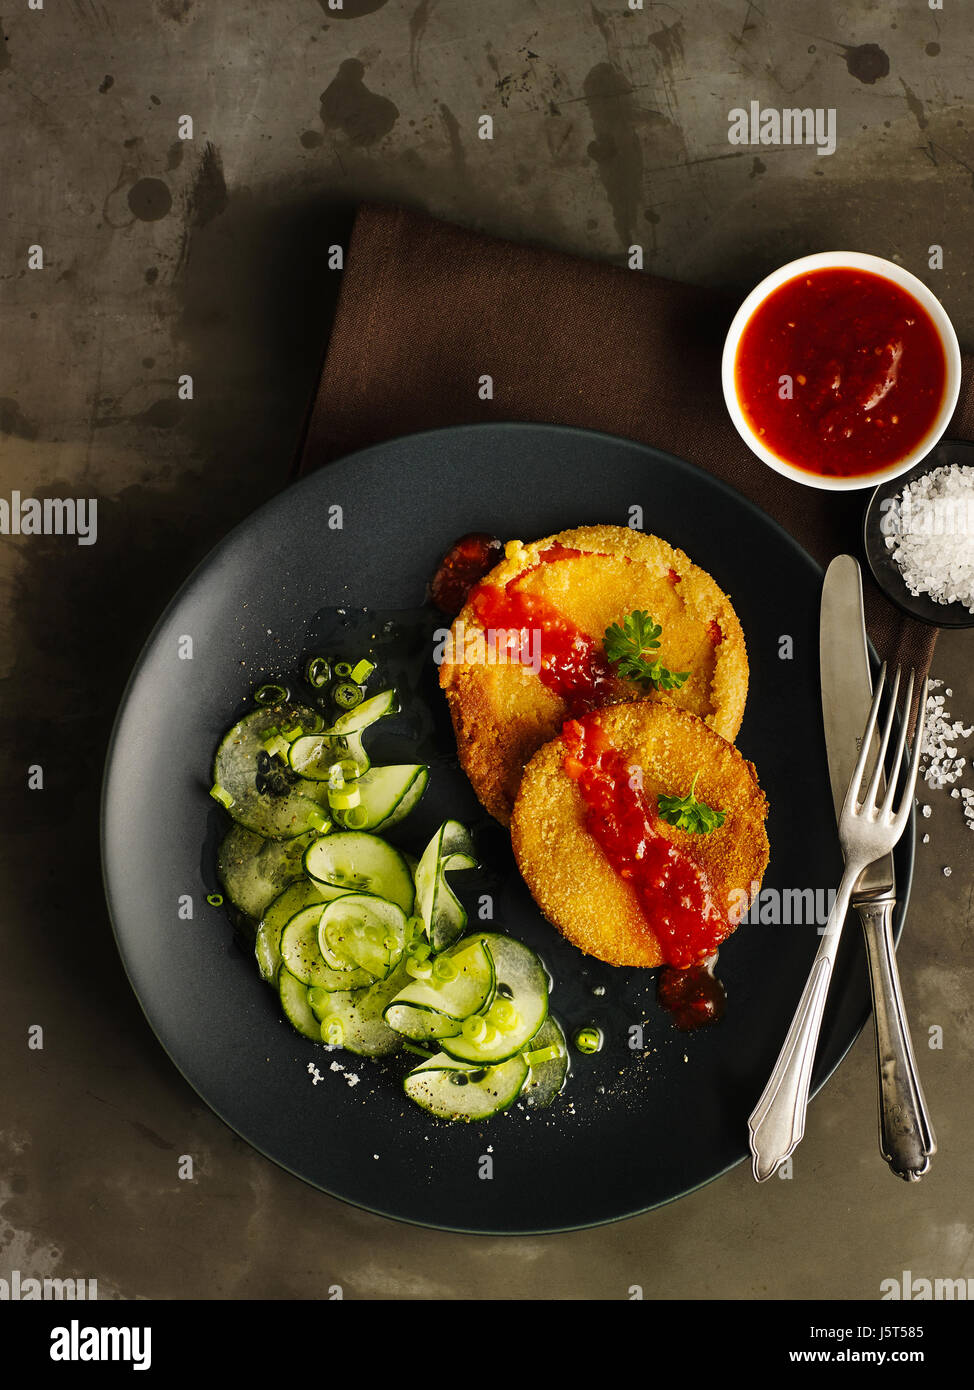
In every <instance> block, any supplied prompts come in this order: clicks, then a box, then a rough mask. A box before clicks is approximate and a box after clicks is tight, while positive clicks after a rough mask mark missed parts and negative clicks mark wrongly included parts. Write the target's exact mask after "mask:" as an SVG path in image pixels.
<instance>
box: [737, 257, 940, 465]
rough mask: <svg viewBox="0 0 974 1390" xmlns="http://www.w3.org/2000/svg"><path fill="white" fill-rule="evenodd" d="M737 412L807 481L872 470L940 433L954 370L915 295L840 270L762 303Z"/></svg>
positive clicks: (801, 280) (740, 380) (749, 333)
mask: <svg viewBox="0 0 974 1390" xmlns="http://www.w3.org/2000/svg"><path fill="white" fill-rule="evenodd" d="M734 382H735V388H736V392H737V398H738V401H739V403H740V406H741V409H742V410H743V412H744V415H745V416H746V418H747V420H748V423H749V424H750V426H751V428H752V429H753V430H754V431H755V433H756V434H757V436H758V438H759V439H760V440H761V441H762V443H763V444H764V445H765V446H766V448H768V449H770V450H771V452H772V453H773V454H776V455H777V456H778V457H779V458H781V459H783V460H784V461H785V462H787V463H791V464H793V465H795V466H797V467H799V468H804V469H806V470H808V471H809V472H811V473H818V474H821V475H824V476H832V477H851V476H859V475H862V474H866V473H875V472H877V471H878V470H880V469H883V468H886V467H888V466H889V465H890V464H893V463H897V462H898V461H899V460H900V459H903V458H906V457H907V455H908V454H910V453H912V452H913V450H914V449H915V448H916V447H917V445H918V444H920V442H921V441H922V440H923V439H924V437H925V436H926V434H927V433H928V432H929V430H930V429H931V427H932V426H933V423H934V420H935V419H936V416H937V413H938V411H939V409H940V405H941V402H942V401H943V398H944V391H945V389H946V384H947V365H946V360H945V357H944V350H943V347H942V345H941V340H940V336H939V334H938V332H937V329H936V327H935V326H934V323H933V320H932V319H931V317H930V315H929V314H928V313H927V311H926V310H925V309H924V308H923V306H922V305H921V304H920V303H918V301H917V300H916V299H914V297H913V295H911V294H909V293H908V292H907V291H906V290H904V289H901V288H900V286H899V285H897V284H894V282H893V281H892V280H887V279H886V278H885V277H884V276H882V275H873V274H871V273H870V272H868V271H863V270H854V269H851V268H843V267H837V268H833V269H824V270H813V271H810V272H809V273H808V274H805V275H798V276H796V277H795V278H794V279H793V280H787V281H786V282H785V283H784V284H783V285H780V286H779V287H778V289H776V290H773V291H772V292H771V293H770V294H769V295H768V297H767V299H765V300H764V301H763V303H761V304H759V305H758V307H757V309H755V311H754V313H753V314H752V315H751V317H750V319H749V320H748V322H747V324H746V325H745V327H744V332H743V333H742V335H741V338H740V342H739V343H738V347H737V356H736V360H735V365H734Z"/></svg>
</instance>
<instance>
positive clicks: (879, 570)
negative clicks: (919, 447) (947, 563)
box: [863, 439, 974, 627]
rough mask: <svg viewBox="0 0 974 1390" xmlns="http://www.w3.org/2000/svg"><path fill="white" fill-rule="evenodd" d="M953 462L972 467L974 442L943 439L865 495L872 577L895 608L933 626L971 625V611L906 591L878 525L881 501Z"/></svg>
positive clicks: (865, 536) (865, 538)
mask: <svg viewBox="0 0 974 1390" xmlns="http://www.w3.org/2000/svg"><path fill="white" fill-rule="evenodd" d="M953 464H957V465H960V466H962V467H967V468H972V467H974V444H969V443H968V442H967V441H966V440H963V439H943V440H941V442H940V443H939V444H938V445H937V447H936V448H935V449H933V450H931V452H930V453H929V454H927V456H926V458H925V459H923V460H922V462H920V463H918V464H917V465H916V467H915V468H911V469H910V471H909V473H902V474H900V476H899V477H898V478H890V480H889V481H888V482H885V483H881V484H880V485H879V487H878V488H877V489H876V491H875V492H874V493H873V495H872V497H871V498H870V499H869V505H868V507H867V508H866V518H865V522H864V525H863V544H864V546H865V550H866V559H867V561H868V562H869V568H870V569H871V570H872V575H873V578H874V579H875V581H876V583H877V584H878V585H879V587H880V588H881V589H882V591H883V593H884V594H885V595H886V597H887V598H888V599H889V601H890V602H891V603H895V604H896V606H897V608H899V609H901V610H902V611H903V612H904V613H907V614H909V616H910V617H911V618H917V619H919V621H920V622H921V623H930V624H931V626H933V627H974V613H972V612H971V611H970V609H969V608H967V607H965V605H964V604H963V603H935V602H934V600H933V599H932V598H930V596H929V595H928V594H911V593H910V591H909V589H908V588H907V587H906V584H905V583H904V582H903V574H902V572H901V570H900V569H899V566H898V565H896V564H895V563H894V561H893V559H892V554H891V552H890V551H889V550H887V548H886V536H885V534H884V532H883V529H882V523H883V520H884V517H885V511H884V509H883V503H884V502H888V501H891V500H892V498H894V497H898V496H899V495H900V494H901V493H902V491H903V489H904V488H905V487H907V486H908V485H909V484H910V483H913V482H916V480H917V478H922V477H923V475H924V474H925V473H932V472H933V470H934V469H935V468H949V467H950V466H951V465H953ZM971 544H972V545H974V536H972V537H971Z"/></svg>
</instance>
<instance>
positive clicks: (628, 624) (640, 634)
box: [604, 608, 690, 690]
mask: <svg viewBox="0 0 974 1390" xmlns="http://www.w3.org/2000/svg"><path fill="white" fill-rule="evenodd" d="M662 631H663V629H662V628H661V627H660V625H659V623H654V622H653V620H652V618H651V617H650V616H649V614H648V613H645V612H643V610H642V609H640V608H635V609H633V611H632V612H631V613H627V614H626V616H625V617H624V618H623V620H622V622H621V623H613V624H612V626H611V627H607V628H606V630H605V642H604V646H605V654H606V656H607V657H608V659H609V661H610V662H611V663H612V665H613V666H615V667H616V669H617V671H618V673H619V675H620V676H622V678H623V679H624V680H631V681H641V682H642V683H643V684H649V685H654V686H655V687H656V689H657V690H678V689H679V688H680V686H681V685H682V684H683V682H684V681H685V680H688V679H689V676H690V672H689V671H669V670H667V668H666V667H665V666H664V665H663V663H662V661H661V660H660V659H659V657H658V656H656V655H655V653H656V652H657V651H658V650H659V638H660V634H661V633H662Z"/></svg>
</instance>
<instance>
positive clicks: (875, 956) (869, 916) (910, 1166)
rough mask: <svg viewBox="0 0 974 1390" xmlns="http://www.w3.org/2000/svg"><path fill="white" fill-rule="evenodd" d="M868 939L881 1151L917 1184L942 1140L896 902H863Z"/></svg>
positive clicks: (861, 912)
mask: <svg viewBox="0 0 974 1390" xmlns="http://www.w3.org/2000/svg"><path fill="white" fill-rule="evenodd" d="M856 906H857V910H858V912H859V916H860V918H861V920H862V930H863V934H864V936H865V938H866V956H867V959H868V962H869V988H870V990H871V992H872V998H873V1018H874V1020H875V1023H876V1047H877V1052H878V1055H879V1147H880V1151H881V1153H882V1155H883V1157H884V1158H885V1160H886V1162H887V1163H888V1164H889V1166H890V1168H891V1169H892V1170H893V1172H894V1173H895V1174H896V1175H897V1177H900V1178H903V1179H904V1180H905V1181H907V1182H916V1181H917V1179H919V1178H921V1177H922V1176H923V1174H924V1173H925V1172H926V1171H927V1169H928V1168H929V1167H930V1158H931V1156H932V1155H933V1154H935V1153H936V1152H937V1139H936V1136H935V1134H934V1132H933V1127H932V1125H931V1123H930V1116H929V1115H928V1113H927V1107H926V1102H925V1101H924V1098H923V1091H922V1090H921V1087H920V1079H919V1077H918V1075H917V1068H916V1059H915V1057H914V1055H913V1046H912V1043H911V1041H910V1030H909V1027H908V1025H907V1021H906V1010H905V1008H904V1006H903V995H902V992H901V990H900V977H899V971H898V970H897V968H896V953H895V951H894V949H893V932H892V917H893V900H892V899H886V900H881V901H877V902H873V903H858V904H857V905H856Z"/></svg>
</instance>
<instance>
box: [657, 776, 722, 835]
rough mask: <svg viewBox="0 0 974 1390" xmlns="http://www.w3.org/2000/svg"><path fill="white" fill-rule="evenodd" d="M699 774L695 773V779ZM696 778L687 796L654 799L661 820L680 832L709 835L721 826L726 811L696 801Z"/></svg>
mask: <svg viewBox="0 0 974 1390" xmlns="http://www.w3.org/2000/svg"><path fill="white" fill-rule="evenodd" d="M699 776H700V773H699V772H698V773H697V777H699ZM697 777H694V779H693V785H692V786H691V788H690V794H689V796H658V797H657V798H656V801H657V805H658V807H659V814H660V818H661V819H662V820H665V821H667V822H668V823H669V824H670V825H675V826H677V828H678V829H680V830H689V831H691V832H692V833H694V834H697V835H709V834H710V832H711V830H716V829H717V828H718V827H719V826H721V825H723V823H724V820H725V817H726V815H727V812H726V811H715V810H714V809H713V808H712V807H711V806H708V805H707V804H706V802H703V801H698V800H697V798H696V796H695V795H694V792H695V790H696V786H697Z"/></svg>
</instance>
